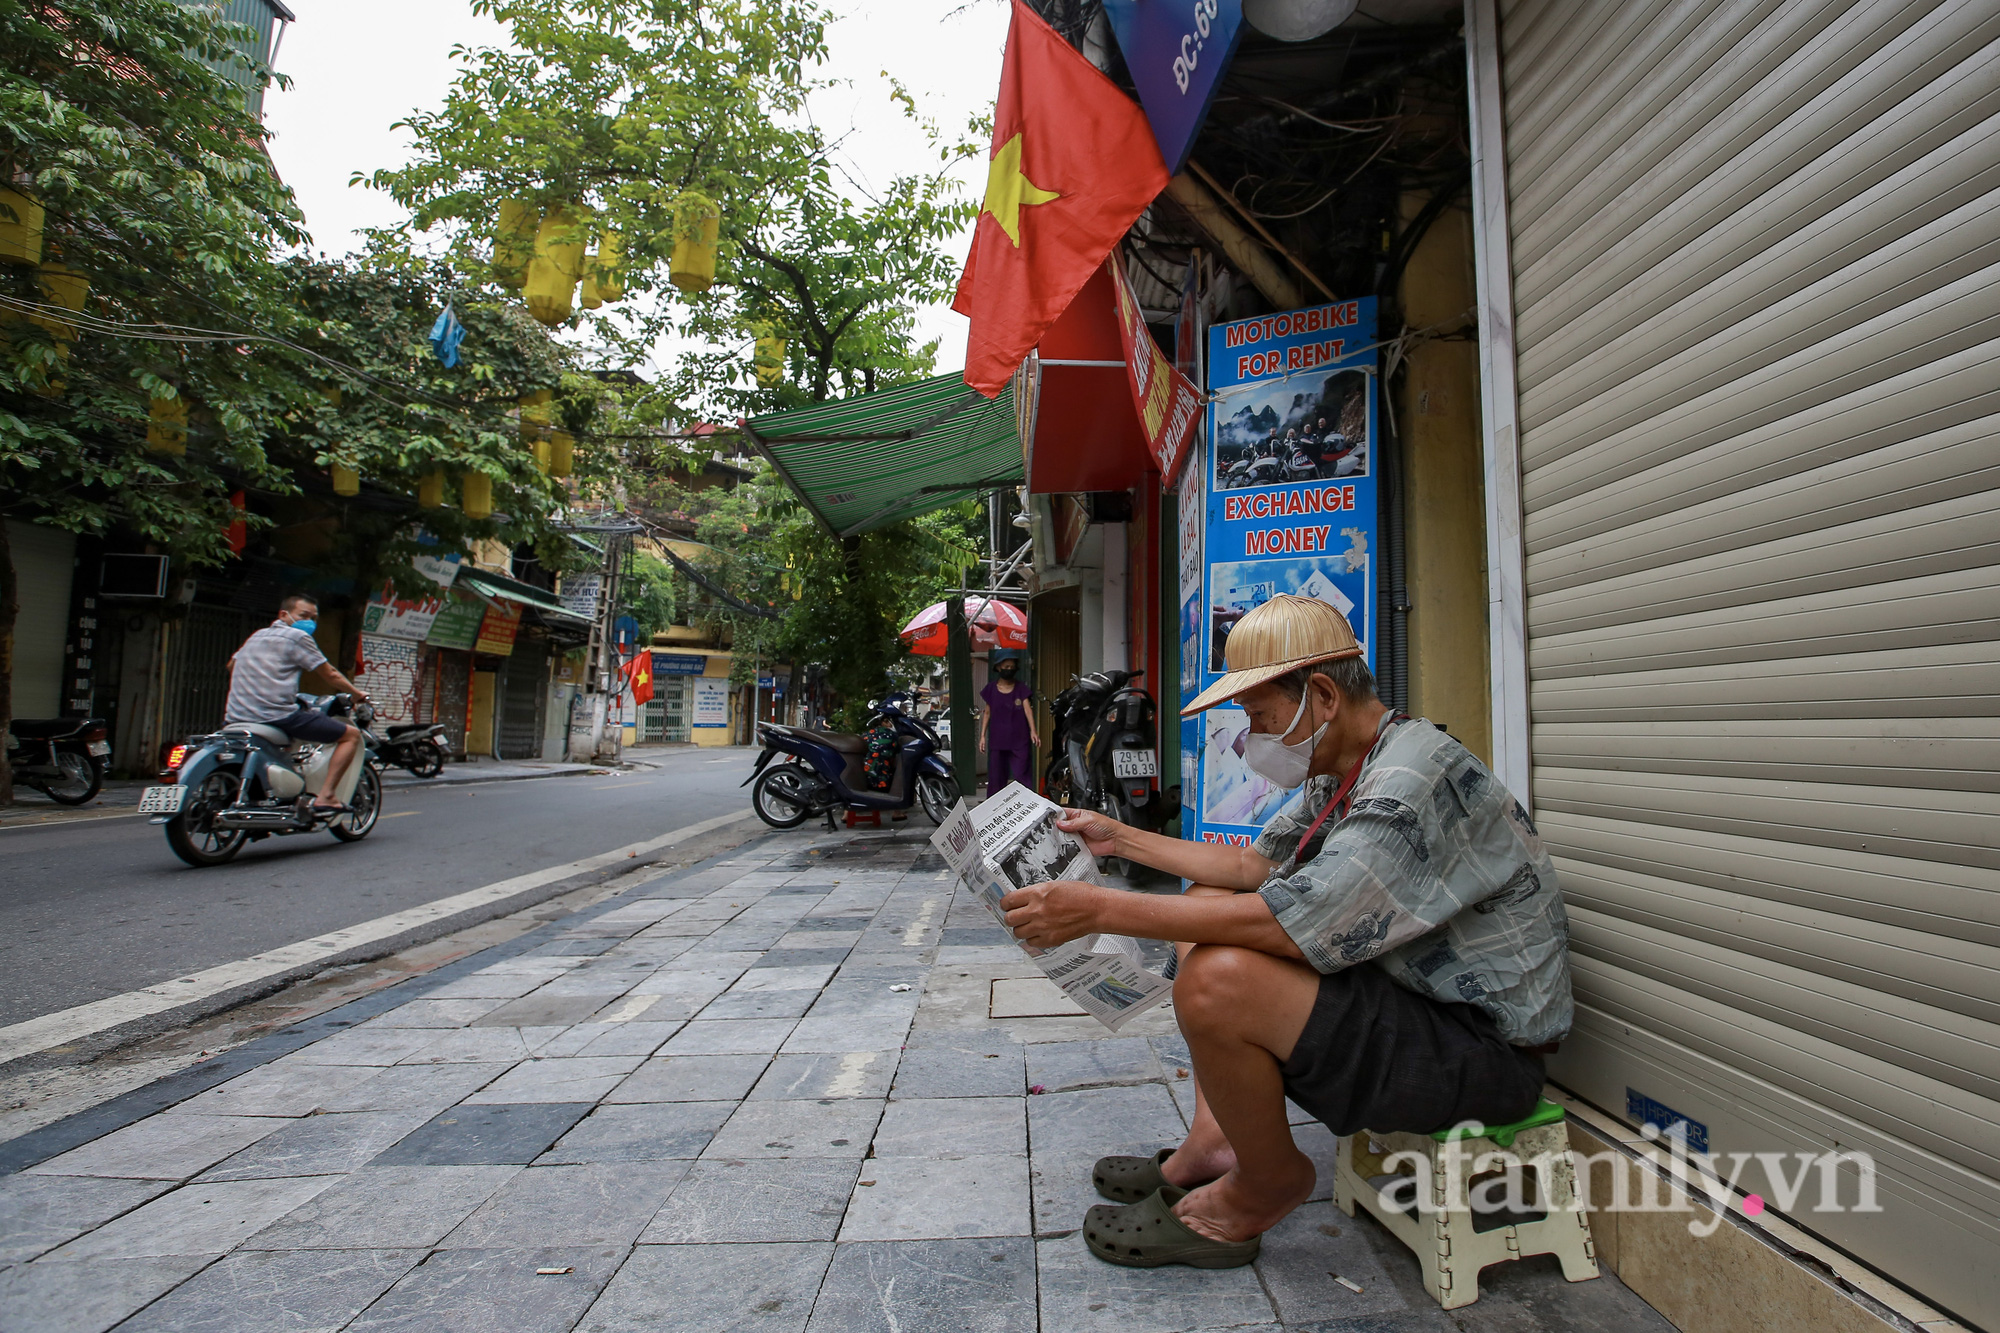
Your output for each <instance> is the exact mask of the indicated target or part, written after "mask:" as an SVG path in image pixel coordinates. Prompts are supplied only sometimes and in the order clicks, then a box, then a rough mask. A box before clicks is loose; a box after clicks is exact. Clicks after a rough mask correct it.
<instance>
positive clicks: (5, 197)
mask: <svg viewBox="0 0 2000 1333" xmlns="http://www.w3.org/2000/svg"><path fill="white" fill-rule="evenodd" d="M0 210H5V211H0V261H5V262H6V263H9V264H39V263H41V262H42V206H41V205H40V204H38V203H36V202H35V201H34V200H32V199H30V198H28V196H27V195H25V194H22V193H21V192H20V191H19V190H10V189H8V188H7V187H6V186H4V185H0ZM9 212H11V213H12V214H13V215H14V216H13V218H12V219H11V220H10V219H9V218H8V216H7V214H8V213H9Z"/></svg>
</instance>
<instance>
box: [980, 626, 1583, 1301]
mask: <svg viewBox="0 0 2000 1333" xmlns="http://www.w3.org/2000/svg"><path fill="white" fill-rule="evenodd" d="M1361 652H1362V650H1361V647H1360V645H1359V644H1358V643H1357V642H1356V641H1355V638H1354V633H1353V630H1352V629H1351V628H1350V627H1349V625H1348V624H1347V621H1346V619H1345V617H1343V616H1342V615H1341V614H1340V612H1339V611H1338V610H1337V609H1335V608H1334V607H1333V606H1331V605H1330V604H1328V603H1325V602H1321V601H1317V600H1315V599H1313V598H1307V597H1294V596H1278V597H1274V598H1272V599H1271V600H1270V601H1268V602H1266V603H1265V604H1264V605H1263V606H1260V607H1258V608H1256V609H1255V610H1253V611H1251V612H1250V613H1249V614H1248V615H1246V616H1244V617H1243V619H1242V620H1241V621H1240V622H1238V624H1237V625H1236V627H1235V629H1234V630H1232V631H1231V633H1230V635H1229V642H1228V645H1227V647H1226V653H1227V656H1228V665H1229V668H1230V670H1229V672H1228V674H1226V675H1225V676H1223V677H1222V679H1221V680H1219V681H1218V682H1216V684H1215V685H1214V686H1213V687H1211V688H1210V689H1208V690H1206V691H1204V692H1203V693H1202V694H1201V695H1200V696H1199V697H1197V698H1196V699H1195V700H1194V702H1193V703H1192V704H1191V705H1190V706H1189V707H1188V708H1187V709H1186V710H1185V715H1192V714H1194V713H1199V712H1201V711H1203V710H1205V709H1208V708H1211V707H1214V706H1215V705H1216V704H1219V703H1222V702H1224V701H1225V700H1233V701H1234V702H1235V703H1236V704H1237V705H1238V706H1240V707H1241V708H1242V709H1243V710H1244V712H1245V713H1246V714H1248V716H1249V721H1250V732H1249V735H1248V736H1247V737H1246V738H1245V745H1244V750H1243V759H1244V761H1245V762H1246V763H1247V764H1249V766H1250V767H1251V768H1252V769H1254V770H1255V771H1256V772H1258V773H1259V774H1261V775H1262V776H1263V777H1265V778H1267V779H1268V780H1270V781H1271V782H1273V783H1276V784H1277V785H1279V786H1281V787H1296V786H1299V785H1301V784H1303V785H1304V787H1305V794H1304V799H1303V800H1302V801H1300V802H1297V803H1295V805H1293V806H1292V807H1290V808H1289V809H1287V810H1286V811H1284V812H1281V813H1280V814H1279V815H1278V816H1276V817H1275V818H1273V819H1272V820H1271V821H1270V823H1269V824H1267V825H1266V826H1265V828H1264V830H1263V832H1262V833H1261V834H1259V835H1258V837H1257V839H1256V841H1255V842H1254V843H1253V844H1252V845H1251V846H1249V847H1230V846H1226V845H1222V844H1216V843H1194V842H1183V841H1179V840H1176V839H1172V838H1166V837H1161V836H1159V835H1156V834H1150V833H1145V832H1142V831H1140V830H1138V829H1134V828H1130V827H1127V826H1125V825H1122V824H1119V823H1116V822H1114V821H1112V820H1109V819H1106V818H1104V817H1103V816H1101V815H1098V814H1095V813H1092V812H1087V811H1070V812H1068V813H1067V814H1065V815H1064V817H1063V820H1062V825H1063V827H1064V828H1066V829H1067V830H1069V831H1070V832H1071V833H1074V834H1076V835H1077V836H1078V837H1080V838H1082V839H1083V840H1084V841H1085V842H1087V843H1088V844H1089V845H1090V849H1091V850H1092V851H1093V852H1094V853H1096V854H1097V855H1099V856H1104V855H1113V856H1123V857H1126V858H1128V859H1131V860H1134V861H1140V862H1144V863H1145V864H1147V865H1151V866H1154V867H1156V868H1158V869H1160V870H1163V871H1165V872H1166V873H1168V874H1170V875H1179V876H1181V877H1183V878H1186V879H1190V880H1193V881H1194V882H1195V883H1194V887H1192V888H1190V889H1189V890H1188V892H1187V894H1186V895H1184V896H1182V897H1178V898H1175V897H1162V896H1156V895H1150V894H1140V893H1131V892H1127V891H1123V890H1119V889H1113V888H1107V887H1104V886H1101V885H1092V884H1082V883H1075V882H1063V881H1058V882H1055V883H1050V884H1040V885H1034V886H1031V887H1029V888H1025V889H1022V890H1019V891H1018V892H1016V893H1013V894H1010V895H1008V897H1007V898H1005V899H1004V900H1003V901H1002V903H1001V906H1002V907H1003V908H1005V909H1006V910H1007V923H1008V925H1009V927H1011V928H1012V929H1013V931H1014V933H1015V935H1017V936H1018V937H1020V938H1021V939H1023V940H1025V941H1027V942H1028V943H1030V944H1034V945H1036V946H1039V947H1043V948H1047V947H1051V946H1053V945H1056V944H1060V943H1063V942H1065V941H1068V940H1073V939H1077V938H1080V937H1082V936H1084V935H1088V934H1091V933H1093V932H1105V933H1109V934H1122V935H1135V936H1139V937H1142V938H1149V939H1160V940H1175V941H1180V942H1181V943H1179V944H1178V945H1177V946H1176V947H1177V949H1178V950H1179V972H1178V974H1177V976H1176V978H1175V981H1174V1013H1175V1017H1176V1019H1177V1020H1178V1021H1179V1023H1180V1027H1181V1032H1182V1034H1183V1035H1184V1036H1185V1037H1186V1038H1187V1041H1188V1048H1189V1050H1190V1052H1191V1053H1192V1055H1193V1057H1194V1065H1195V1074H1196V1078H1197V1080H1198V1083H1197V1103H1196V1112H1195V1117H1194V1120H1193V1123H1192V1125H1191V1127H1190V1130H1189V1133H1188V1137H1187V1139H1186V1140H1185V1141H1184V1142H1183V1143H1182V1144H1181V1145H1180V1146H1179V1147H1178V1148H1173V1149H1167V1150H1163V1151H1162V1152H1160V1153H1159V1154H1157V1155H1156V1156H1154V1157H1107V1158H1105V1159H1103V1160H1102V1161H1100V1162H1099V1163H1098V1164H1097V1168H1096V1170H1095V1172H1094V1173H1093V1174H1094V1177H1095V1179H1096V1183H1097V1187H1098V1191H1099V1193H1101V1194H1103V1195H1104V1196H1105V1197H1106V1198H1110V1199H1113V1200H1116V1201H1119V1202H1122V1203H1128V1204H1129V1207H1128V1208H1126V1209H1123V1210H1119V1209H1111V1210H1106V1209H1103V1208H1099V1209H1093V1210H1092V1215H1091V1216H1090V1217H1089V1218H1087V1219H1086V1225H1085V1228H1084V1230H1085V1233H1086V1243H1087V1244H1089V1245H1090V1247H1091V1249H1092V1251H1093V1252H1094V1253H1096V1254H1098V1256H1099V1257H1100V1258H1104V1259H1107V1260H1110V1261H1111V1262H1114V1263H1126V1264H1130V1263H1135V1262H1138V1263H1142V1264H1143V1265H1144V1266H1153V1265H1154V1264H1157V1263H1159V1262H1177V1263H1190V1262H1191V1263H1199V1264H1202V1265H1204V1266H1210V1267H1229V1266H1233V1265H1235V1264H1239V1263H1248V1262H1250V1261H1251V1260H1252V1259H1254V1258H1255V1257H1256V1254H1257V1247H1258V1237H1259V1236H1260V1235H1261V1233H1263V1232H1264V1231H1265V1230H1267V1229H1269V1228H1270V1227H1272V1226H1274V1225H1276V1224H1277V1222H1278V1221H1279V1220H1280V1219H1282V1218H1283V1217H1284V1216H1285V1215H1286V1214H1288V1213H1289V1212H1291V1211H1292V1209H1294V1208H1296V1207H1297V1206H1298V1205H1299V1204H1300V1203H1302V1202H1304V1201H1305V1200H1306V1199H1307V1198H1308V1197H1309V1196H1310V1195H1311V1193H1312V1189H1313V1183H1314V1170H1313V1165H1312V1162H1311V1160H1310V1159H1309V1158H1307V1157H1306V1156H1305V1155H1304V1154H1303V1153H1301V1152H1300V1151H1299V1150H1298V1148H1297V1147H1296V1146H1294V1144H1293V1141H1292V1135H1291V1131H1290V1128H1289V1127H1288V1125H1287V1123H1286V1114H1285V1099H1286V1097H1287V1096H1289V1097H1290V1098H1291V1099H1292V1100H1293V1101H1294V1102H1296V1103H1297V1104H1298V1105H1300V1106H1301V1107H1303V1108H1305V1109H1306V1110H1308V1111H1310V1112H1312V1113H1313V1114H1314V1115H1315V1116H1317V1117H1319V1119H1321V1120H1322V1121H1323V1122H1324V1123H1325V1124H1326V1125H1327V1126H1328V1127H1329V1128H1330V1129H1332V1130H1333V1132H1334V1133H1336V1134H1353V1133H1355V1132H1357V1131H1359V1130H1362V1129H1371V1130H1403V1131H1409V1132H1413V1133H1425V1132H1432V1131H1435V1130H1438V1129H1442V1128H1446V1127H1449V1126H1451V1125H1453V1124H1456V1123H1458V1122H1459V1121H1461V1120H1472V1119H1476V1120H1481V1121H1484V1122H1485V1123H1487V1124H1505V1123H1509V1122H1511V1121H1514V1120H1518V1119H1520V1118H1521V1117H1523V1116H1525V1115H1526V1114H1528V1112H1529V1111H1530V1110H1531V1109H1532V1108H1533V1107H1534V1105H1535V1103H1536V1099H1537V1098H1538V1097H1539V1095H1540V1091H1541V1086H1542V1059H1541V1058H1542V1056H1543V1055H1544V1054H1546V1053H1548V1052H1549V1051H1551V1050H1553V1049H1554V1044H1555V1042H1556V1041H1558V1040H1559V1039H1560V1038H1562V1037H1563V1036H1564V1035H1566V1034H1567V1032H1568V1030H1569V1026H1570V1019H1571V1012H1572V1007H1571V1000H1570V978H1569V959H1568V938H1569V932H1568V926H1567V924H1566V919H1565V916H1564V912H1563V906H1562V899H1561V896H1560V894H1559V893H1558V890H1557V887H1556V877H1555V867H1554V865H1553V863H1552V862H1551V861H1550V859H1549V856H1548V853H1547V851H1546V850H1545V849H1544V848H1543V846H1542V841H1541V838H1540V836H1539V835H1538V834H1537V832H1536V830H1535V826H1534V824H1533V822H1532V821H1530V819H1529V818H1528V815H1527V812H1526V811H1524V810H1523V809H1522V808H1521V806H1520V805H1519V804H1518V803H1517V802H1516V801H1515V800H1514V798H1513V796H1512V795H1510V794H1509V793H1508V792H1507V790H1506V788H1504V787H1503V786H1501V785H1500V783H1499V781H1498V780H1497V779H1496V778H1494V776H1493V775H1492V773H1491V772H1489V771H1488V770H1487V768H1486V766H1485V765H1484V764H1482V763H1481V762H1480V761H1479V760H1478V759H1477V758H1476V757H1475V756H1473V755H1472V754H1471V752H1469V751H1468V750H1466V748H1465V747H1464V746H1462V745H1460V744H1459V743H1458V742H1457V741H1455V740H1453V739H1452V738H1451V737H1450V736H1447V735H1446V734H1445V733H1444V732H1442V731H1441V730H1439V729H1438V728H1437V727H1434V726H1432V725H1431V724H1430V723H1429V722H1426V721H1424V720H1422V719H1413V718H1410V717H1407V716H1405V715H1403V714H1400V713H1392V712H1391V711H1390V710H1389V709H1387V708H1385V707H1384V706H1383V705H1382V703H1381V701H1380V700H1378V699H1377V698H1376V697H1375V687H1374V681H1373V679H1372V678H1371V676H1370V675H1369V672H1368V669H1367V667H1366V665H1365V664H1363V662H1362V660H1361ZM1163 1187H1169V1188H1165V1189H1163ZM1182 1191H1186V1193H1185V1194H1183V1193H1182ZM1107 1212H1108V1213H1122V1214H1127V1215H1123V1216H1107V1215H1106V1214H1107ZM1135 1226H1136V1227H1138V1228H1139V1229H1140V1230H1143V1231H1145V1232H1146V1233H1147V1234H1148V1235H1150V1236H1151V1237H1153V1239H1152V1240H1150V1241H1149V1243H1148V1244H1147V1245H1146V1246H1145V1247H1144V1256H1143V1258H1140V1259H1135V1258H1134V1257H1133V1256H1132V1255H1130V1254H1123V1255H1121V1254H1120V1253H1119V1252H1118V1251H1117V1250H1116V1249H1115V1248H1114V1247H1112V1246H1111V1245H1109V1244H1108V1243H1107V1242H1104V1241H1098V1240H1092V1239H1091V1236H1092V1235H1097V1236H1110V1235H1114V1234H1129V1233H1131V1232H1132V1231H1133V1228H1134V1227H1135Z"/></svg>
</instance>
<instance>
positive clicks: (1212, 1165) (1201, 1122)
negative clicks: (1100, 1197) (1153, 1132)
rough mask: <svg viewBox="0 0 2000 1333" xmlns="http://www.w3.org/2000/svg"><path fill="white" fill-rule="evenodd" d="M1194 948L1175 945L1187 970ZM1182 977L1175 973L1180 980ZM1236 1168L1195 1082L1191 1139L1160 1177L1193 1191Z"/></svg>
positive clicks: (1194, 887)
mask: <svg viewBox="0 0 2000 1333" xmlns="http://www.w3.org/2000/svg"><path fill="white" fill-rule="evenodd" d="M1187 891H1188V893H1189V894H1190V895H1191V896H1199V897H1205V898H1214V897H1224V896H1229V895H1233V894H1235V893H1236V892H1237V891H1236V890H1235V889H1218V888H1216V887H1215V886H1214V885H1212V884H1190V885H1189V886H1188V890H1187ZM1193 948H1194V946H1193V945H1192V944H1176V945H1174V952H1175V953H1177V954H1179V955H1180V961H1181V963H1182V965H1183V966H1184V965H1185V964H1186V963H1187V958H1188V951H1189V950H1191V949H1193ZM1179 975H1180V973H1179V972H1178V971H1177V972H1176V973H1175V976H1176V978H1178V977H1179ZM1174 994H1175V998H1176V999H1177V1000H1178V999H1179V996H1180V989H1179V982H1178V980H1177V981H1176V983H1175V992H1174ZM1235 1167H1236V1153H1235V1150H1233V1149H1232V1148H1231V1147H1230V1146H1229V1140H1228V1139H1227V1138H1226V1137H1224V1135H1223V1133H1222V1127H1221V1126H1220V1125H1217V1124H1216V1123H1215V1113H1214V1112H1213V1111H1211V1110H1209V1109H1208V1096H1207V1094H1205V1093H1204V1092H1203V1091H1202V1090H1201V1079H1200V1078H1199V1077H1198V1076H1197V1077H1196V1079H1195V1082H1194V1119H1193V1120H1192V1122H1190V1124H1189V1125H1188V1135H1187V1138H1186V1139H1185V1140H1183V1141H1182V1143H1181V1146H1180V1148H1179V1149H1178V1150H1177V1151H1176V1152H1175V1153H1174V1155H1173V1156H1172V1157H1169V1158H1168V1159H1167V1160H1166V1161H1165V1162H1163V1163H1162V1164H1161V1165H1160V1174H1161V1175H1163V1176H1165V1177H1166V1178H1167V1183H1168V1184H1170V1185H1178V1186H1180V1187H1181V1188H1182V1189H1193V1188H1194V1187H1195V1186H1196V1185H1206V1184H1207V1183H1208V1182H1209V1181H1211V1180H1214V1179H1216V1178H1217V1177H1219V1176H1224V1175H1227V1174H1228V1173H1229V1172H1230V1171H1232V1170H1234V1169H1235Z"/></svg>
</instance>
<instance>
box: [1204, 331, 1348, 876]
mask: <svg viewBox="0 0 2000 1333" xmlns="http://www.w3.org/2000/svg"><path fill="white" fill-rule="evenodd" d="M1374 342H1375V300H1374V298H1373V297H1364V298H1362V299H1360V300H1354V301H1337V302H1335V303H1333V304H1332V305H1323V306H1314V307H1312V308H1310V309H1306V310H1290V311H1286V312H1285V313H1283V314H1278V315H1263V316H1260V317H1258V318H1256V319H1244V320H1236V321H1234V322H1232V323H1228V324H1218V325H1215V326H1214V327H1212V328H1210V329H1209V331H1208V385H1207V387H1208V389H1209V392H1210V395H1211V401H1210V404H1209V409H1208V421H1207V427H1208V428H1207V431H1206V432H1205V435H1206V438H1205V439H1203V440H1202V441H1201V447H1200V448H1199V449H1198V450H1196V451H1194V457H1193V458H1192V459H1191V460H1190V463H1189V465H1188V468H1187V470H1186V471H1185V472H1184V473H1183V475H1182V477H1181V483H1180V484H1181V504H1182V516H1183V517H1182V526H1181V531H1182V545H1181V574H1182V577H1181V597H1182V602H1181V618H1180V633H1181V664H1182V665H1181V681H1180V685H1181V702H1182V704H1183V706H1185V705H1186V704H1187V703H1188V702H1189V701H1190V700H1192V699H1193V698H1194V696H1195V695H1196V694H1197V693H1199V692H1200V691H1201V690H1203V689H1206V688H1207V687H1208V686H1209V685H1211V684H1213V683H1214V682H1215V680H1216V679H1217V677H1219V676H1220V675H1222V673H1223V672H1224V671H1225V670H1226V669H1227V668H1226V665H1225V658H1224V653H1225V650H1226V645H1227V644H1228V642H1229V631H1230V628H1231V627H1232V626H1233V625H1235V623H1236V622H1237V621H1239V620H1241V619H1242V618H1243V617H1244V615H1245V614H1247V613H1248V612H1250V611H1251V610H1252V609H1254V608H1256V607H1258V606H1261V605H1262V604H1263V603H1264V602H1266V601H1267V600H1269V599H1270V598H1271V597H1273V596H1275V595H1276V594H1279V593H1294V594H1297V595H1300V596H1305V597H1317V598H1320V599H1321V600H1323V601H1327V602H1331V603H1332V604H1333V605H1334V606H1335V607H1337V608H1339V610H1340V612H1341V614H1342V615H1344V616H1346V617H1347V620H1348V623H1349V624H1351V625H1353V626H1354V635H1355V637H1356V638H1357V639H1359V640H1360V641H1361V646H1362V649H1363V651H1364V653H1365V654H1366V660H1367V662H1368V664H1369V666H1370V668H1371V669H1372V668H1373V667H1374V664H1375V635H1374V630H1375V615H1376V612H1375V565H1374V552H1375V473H1374V469H1373V460H1374V456H1375V432H1376V419H1377V413H1378V410H1379V408H1378V404H1377V402H1376V383H1375V348H1374ZM1190 529H1193V530H1194V532H1191V531H1190ZM1196 532H1198V534H1199V535H1198V538H1197V537H1196V536H1195V533H1196ZM1249 725H1250V724H1249V719H1248V718H1247V717H1246V716H1245V715H1244V712H1243V710H1242V709H1240V708H1237V707H1235V706H1234V705H1231V704H1223V705H1221V706H1220V707H1217V708H1211V709H1210V710H1209V711H1208V712H1206V713H1204V714H1202V715H1201V716H1200V717H1196V718H1190V719H1188V720H1186V721H1184V722H1183V723H1182V724H1181V727H1182V730H1181V753H1182V759H1181V764H1182V769H1181V772H1182V776H1183V782H1182V786H1181V790H1182V792H1183V793H1184V795H1183V807H1184V808H1183V809H1182V811H1181V829H1182V836H1184V837H1190V838H1200V839H1202V840H1203V841H1205V842H1230V843H1247V842H1249V841H1250V840H1251V839H1252V838H1253V837H1255V836H1256V834H1257V831H1258V830H1259V829H1261V828H1262V827H1263V826H1264V824H1265V823H1266V822H1267V821H1268V820H1269V819H1270V818H1271V816H1272V815H1274V814H1276V813H1277V812H1278V810H1279V809H1280V808H1282V807H1283V806H1284V805H1285V804H1286V802H1288V801H1290V800H1293V799H1295V798H1296V792H1287V791H1284V790H1281V789H1280V788H1277V787H1274V786H1273V785H1272V784H1271V783H1269V782H1267V781H1265V780H1264V779H1263V778H1261V777H1258V776H1257V775H1256V774H1255V773H1252V772H1251V771H1250V769H1249V766H1248V765H1246V764H1245V763H1244V762H1243V736H1244V734H1245V733H1246V732H1247V731H1248V730H1249ZM1197 769H1198V772H1199V777H1198V779H1196V780H1195V781H1188V780H1186V779H1187V777H1188V776H1189V775H1191V774H1194V773H1196V772H1197Z"/></svg>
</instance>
